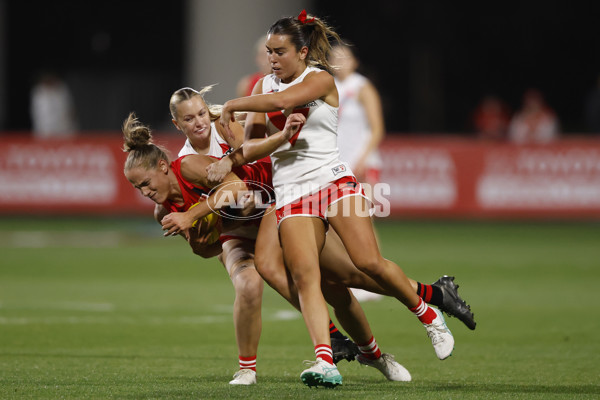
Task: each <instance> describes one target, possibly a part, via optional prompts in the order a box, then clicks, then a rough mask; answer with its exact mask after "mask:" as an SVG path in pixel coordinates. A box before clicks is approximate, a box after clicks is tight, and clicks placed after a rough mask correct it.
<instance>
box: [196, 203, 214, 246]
mask: <svg viewBox="0 0 600 400" xmlns="http://www.w3.org/2000/svg"><path fill="white" fill-rule="evenodd" d="M198 204H200V203H196V204H194V205H192V206H191V207H190V208H189V209H192V208H194V207H196V206H197V205H198ZM220 219H221V217H220V216H219V215H218V214H216V213H214V212H213V213H210V214H208V215H207V216H205V217H202V218H200V219H198V220H196V221H194V223H193V224H192V227H193V228H196V229H198V236H204V235H206V234H208V233H210V236H209V238H208V240H207V243H208V244H213V243H215V242H216V241H217V240H219V236H220V235H221V232H220V229H219V226H218V225H219V221H220Z"/></svg>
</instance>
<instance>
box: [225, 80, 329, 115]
mask: <svg viewBox="0 0 600 400" xmlns="http://www.w3.org/2000/svg"><path fill="white" fill-rule="evenodd" d="M333 94H335V95H336V96H335V97H337V91H336V89H335V82H334V80H333V77H332V76H331V75H330V74H329V73H327V72H325V71H319V72H311V73H309V74H308V75H307V76H306V77H305V78H304V80H303V81H302V82H300V83H298V84H297V85H293V86H290V87H289V88H287V89H286V90H283V91H281V92H277V93H267V94H257V95H253V96H247V97H238V98H237V99H232V100H228V101H226V102H225V104H223V110H222V114H221V115H222V118H221V120H220V123H221V124H222V125H224V126H225V125H227V123H228V122H229V121H233V119H232V118H233V113H234V112H236V111H249V112H262V113H265V112H272V111H279V110H288V109H291V108H294V107H297V106H301V105H303V104H306V103H309V102H311V101H313V100H316V99H323V100H325V101H327V102H328V103H329V104H331V105H332V106H334V107H337V105H338V104H337V100H335V101H333V98H332V97H333V96H332V95H333Z"/></svg>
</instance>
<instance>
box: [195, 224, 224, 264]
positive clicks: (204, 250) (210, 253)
mask: <svg viewBox="0 0 600 400" xmlns="http://www.w3.org/2000/svg"><path fill="white" fill-rule="evenodd" d="M188 243H189V244H190V247H191V248H192V251H193V252H194V254H196V255H198V256H200V257H202V258H211V257H214V256H218V255H219V254H221V252H222V251H223V248H222V247H221V242H219V241H218V240H217V241H216V242H214V243H210V244H209V243H208V242H207V241H206V240H205V238H203V237H202V236H201V235H199V230H197V229H190V230H189V236H188Z"/></svg>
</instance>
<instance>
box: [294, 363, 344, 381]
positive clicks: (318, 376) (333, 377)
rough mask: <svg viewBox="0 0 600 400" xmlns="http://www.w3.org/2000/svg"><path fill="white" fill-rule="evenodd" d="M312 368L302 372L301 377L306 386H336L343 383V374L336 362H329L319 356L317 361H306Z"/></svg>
mask: <svg viewBox="0 0 600 400" xmlns="http://www.w3.org/2000/svg"><path fill="white" fill-rule="evenodd" d="M304 363H305V364H306V365H310V368H308V369H305V370H304V371H302V374H300V379H302V382H304V384H305V385H306V386H309V387H313V386H324V387H328V388H334V387H336V386H338V385H341V384H342V375H340V372H339V371H338V369H337V367H336V366H335V364H329V363H328V362H326V361H323V360H322V359H321V358H319V357H317V361H305V362H304Z"/></svg>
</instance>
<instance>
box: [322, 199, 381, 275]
mask: <svg viewBox="0 0 600 400" xmlns="http://www.w3.org/2000/svg"><path fill="white" fill-rule="evenodd" d="M367 209H368V204H367V200H366V199H365V198H364V197H362V196H348V197H345V198H343V199H341V200H339V201H338V202H336V203H334V204H332V205H331V206H330V207H329V210H328V220H329V223H330V224H331V226H332V227H333V228H334V229H335V231H336V232H337V234H338V235H339V237H340V239H341V240H342V243H343V244H344V247H345V248H346V251H347V252H348V255H349V256H350V258H351V259H352V262H353V263H354V265H356V266H357V267H358V268H359V269H360V268H361V267H362V266H365V265H368V264H372V263H374V262H375V263H377V262H379V261H380V258H381V254H380V252H379V247H378V245H377V239H376V237H375V232H374V230H373V224H372V221H371V217H370V216H369V215H368V212H365V210H367Z"/></svg>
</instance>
